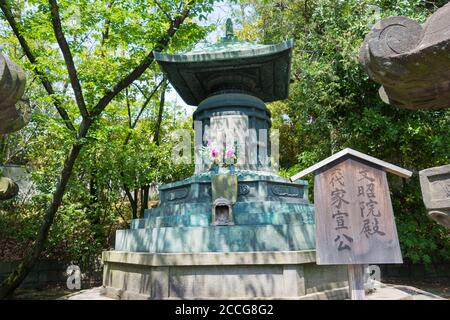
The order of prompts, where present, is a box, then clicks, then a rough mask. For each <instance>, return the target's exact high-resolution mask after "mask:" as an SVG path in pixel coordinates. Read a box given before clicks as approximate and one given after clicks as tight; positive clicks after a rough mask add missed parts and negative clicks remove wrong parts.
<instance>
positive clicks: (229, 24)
mask: <svg viewBox="0 0 450 320" xmlns="http://www.w3.org/2000/svg"><path fill="white" fill-rule="evenodd" d="M225 27H226V32H225V36H226V37H227V38H229V39H231V38H233V37H234V31H233V21H231V18H228V19H227V22H226V24H225Z"/></svg>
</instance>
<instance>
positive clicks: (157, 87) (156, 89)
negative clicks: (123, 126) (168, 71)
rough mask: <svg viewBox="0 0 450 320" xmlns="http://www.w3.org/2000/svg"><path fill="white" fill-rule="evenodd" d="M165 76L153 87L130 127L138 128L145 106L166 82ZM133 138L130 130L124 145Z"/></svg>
mask: <svg viewBox="0 0 450 320" xmlns="http://www.w3.org/2000/svg"><path fill="white" fill-rule="evenodd" d="M164 80H165V79H164V78H163V79H162V80H161V81H160V82H159V83H158V85H157V86H156V87H155V88H154V89H153V91H152V93H151V94H150V95H149V96H148V97H147V99H145V101H144V103H143V104H142V106H141V110H139V113H138V115H137V116H136V118H135V119H134V121H133V123H132V124H130V129H134V128H136V125H137V123H138V121H139V119H140V117H141V115H142V113H143V112H144V110H145V108H146V107H147V105H148V104H149V103H150V100H151V99H152V97H153V96H154V95H155V93H156V91H158V89H159V87H160V86H161V85H162V84H163V82H164ZM130 121H131V116H130ZM130 138H131V132H129V133H128V134H127V136H126V138H125V141H124V143H123V144H124V145H127V144H128V142H129V141H130Z"/></svg>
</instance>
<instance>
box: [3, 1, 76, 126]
mask: <svg viewBox="0 0 450 320" xmlns="http://www.w3.org/2000/svg"><path fill="white" fill-rule="evenodd" d="M0 8H1V10H2V11H3V14H4V15H5V18H6V20H7V21H8V23H9V25H10V26H11V29H12V30H13V33H14V35H15V36H16V38H17V40H19V43H20V46H21V47H22V50H23V51H24V52H25V55H26V56H27V58H28V60H29V61H30V63H31V64H32V65H33V66H34V68H33V70H34V72H35V73H36V75H37V76H38V77H39V79H40V80H41V83H42V85H43V86H44V88H45V90H46V91H47V93H48V94H49V95H50V96H52V97H53V105H54V106H55V108H56V110H57V111H58V113H59V115H60V116H61V118H62V119H63V120H64V124H65V125H66V127H67V128H68V129H69V130H71V131H76V130H75V127H74V126H73V124H72V121H71V120H70V117H69V114H68V113H67V111H66V109H64V108H63V107H62V106H61V101H60V100H59V99H58V98H57V97H55V91H54V90H53V87H52V84H51V83H50V81H49V80H48V78H47V77H46V76H45V75H44V74H43V73H42V72H41V71H40V70H39V66H38V65H39V64H38V62H37V59H36V57H35V56H34V55H33V53H32V52H31V49H30V46H29V45H28V43H27V41H26V40H25V38H24V37H23V36H22V34H21V33H20V31H19V25H18V24H17V23H16V21H15V19H14V16H13V14H12V12H11V9H10V7H9V6H8V4H6V1H5V0H0Z"/></svg>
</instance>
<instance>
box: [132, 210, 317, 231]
mask: <svg viewBox="0 0 450 320" xmlns="http://www.w3.org/2000/svg"><path fill="white" fill-rule="evenodd" d="M308 209H309V208H306V209H305V210H303V212H295V211H290V212H258V213H255V212H253V213H248V212H233V216H234V223H235V224H236V225H265V224H272V225H282V224H313V223H314V214H313V211H312V210H308ZM211 216H212V214H211V212H210V211H209V212H202V213H195V214H177V215H171V216H158V217H156V216H152V217H150V218H144V219H134V220H132V222H131V229H142V228H154V227H182V226H184V227H207V226H209V225H211Z"/></svg>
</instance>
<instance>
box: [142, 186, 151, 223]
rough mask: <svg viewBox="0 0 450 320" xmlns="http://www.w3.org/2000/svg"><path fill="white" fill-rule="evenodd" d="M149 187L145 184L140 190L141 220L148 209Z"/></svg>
mask: <svg viewBox="0 0 450 320" xmlns="http://www.w3.org/2000/svg"><path fill="white" fill-rule="evenodd" d="M149 190H150V186H149V185H148V184H147V185H145V186H143V187H142V188H141V218H143V217H144V213H145V209H148V193H149Z"/></svg>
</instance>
